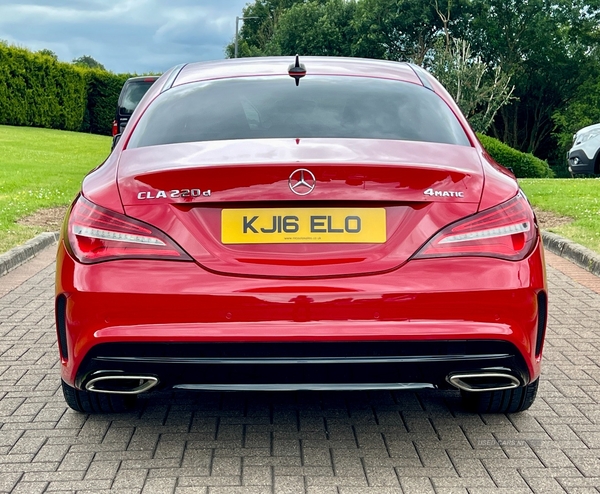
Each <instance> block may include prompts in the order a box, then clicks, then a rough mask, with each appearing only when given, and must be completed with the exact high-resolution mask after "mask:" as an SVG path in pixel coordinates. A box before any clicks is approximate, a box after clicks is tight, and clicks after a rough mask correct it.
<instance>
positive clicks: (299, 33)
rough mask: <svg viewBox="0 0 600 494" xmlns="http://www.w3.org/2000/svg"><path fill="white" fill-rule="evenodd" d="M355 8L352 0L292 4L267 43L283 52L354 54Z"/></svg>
mask: <svg viewBox="0 0 600 494" xmlns="http://www.w3.org/2000/svg"><path fill="white" fill-rule="evenodd" d="M355 7H356V4H355V2H354V1H352V0H326V1H325V2H320V1H309V2H306V3H298V4H296V5H293V6H292V7H291V8H290V9H288V10H287V11H286V12H285V13H284V14H283V15H282V16H281V18H280V20H279V24H278V26H277V30H276V31H275V34H274V36H273V39H272V40H271V42H270V43H269V45H268V46H270V47H271V49H272V51H277V52H278V53H280V54H281V55H295V54H296V53H298V54H300V55H305V56H306V55H323V56H346V57H348V56H351V55H352V42H353V41H354V38H355V31H354V26H353V23H352V21H353V17H354V10H355Z"/></svg>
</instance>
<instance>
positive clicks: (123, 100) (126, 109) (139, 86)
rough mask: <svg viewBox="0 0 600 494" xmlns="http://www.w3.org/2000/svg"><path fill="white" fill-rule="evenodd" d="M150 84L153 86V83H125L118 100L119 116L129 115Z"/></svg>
mask: <svg viewBox="0 0 600 494" xmlns="http://www.w3.org/2000/svg"><path fill="white" fill-rule="evenodd" d="M152 84H154V81H135V82H129V83H127V84H126V85H125V87H124V88H123V92H122V94H121V96H120V98H119V113H120V114H121V115H131V114H132V113H133V110H135V107H136V106H137V105H138V103H139V102H140V101H141V99H142V98H143V97H144V94H146V93H147V92H148V89H150V86H152Z"/></svg>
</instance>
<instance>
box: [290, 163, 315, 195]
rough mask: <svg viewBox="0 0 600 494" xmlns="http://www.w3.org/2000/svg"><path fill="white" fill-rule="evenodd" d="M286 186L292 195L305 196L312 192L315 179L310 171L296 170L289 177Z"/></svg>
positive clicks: (304, 169)
mask: <svg viewBox="0 0 600 494" xmlns="http://www.w3.org/2000/svg"><path fill="white" fill-rule="evenodd" d="M288 185H289V186H290V190H291V191H292V192H293V193H294V194H296V195H299V196H305V195H307V194H310V193H311V192H312V191H313V190H314V188H315V185H317V179H316V178H315V176H314V175H313V174H312V172H311V171H310V170H307V169H306V168H298V169H297V170H294V171H293V172H292V174H291V175H290V178H289V179H288Z"/></svg>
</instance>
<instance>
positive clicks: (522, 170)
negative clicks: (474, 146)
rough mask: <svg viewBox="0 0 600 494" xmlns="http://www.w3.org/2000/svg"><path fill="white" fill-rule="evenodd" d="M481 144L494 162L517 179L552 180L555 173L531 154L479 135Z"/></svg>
mask: <svg viewBox="0 0 600 494" xmlns="http://www.w3.org/2000/svg"><path fill="white" fill-rule="evenodd" d="M477 137H479V140H480V141H481V144H483V147H484V148H485V149H486V151H487V152H488V153H489V154H490V156H491V157H492V158H494V160H495V161H496V162H497V163H499V164H501V165H502V166H504V167H506V168H509V169H510V170H512V172H513V173H514V174H515V176H516V177H517V178H550V177H553V176H554V173H553V172H552V170H551V169H550V167H549V166H548V163H546V162H545V161H543V160H541V159H539V158H536V157H535V156H534V155H533V154H531V153H523V152H521V151H517V150H516V149H513V148H511V147H510V146H507V145H506V144H504V143H503V142H500V141H499V140H498V139H494V138H493V137H489V136H486V135H483V134H477Z"/></svg>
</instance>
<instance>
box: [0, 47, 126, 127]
mask: <svg viewBox="0 0 600 494" xmlns="http://www.w3.org/2000/svg"><path fill="white" fill-rule="evenodd" d="M128 77H130V74H113V73H112V72H107V71H105V70H101V69H97V68H96V69H90V68H87V67H81V66H77V65H74V64H69V63H64V62H59V61H58V60H57V59H56V55H53V54H52V52H50V50H42V51H39V52H36V53H33V52H31V51H29V50H27V49H24V48H18V47H15V46H9V45H8V44H7V43H4V42H2V41H0V125H2V124H4V125H15V126H25V127H45V128H51V129H59V130H74V131H83V132H91V133H93V134H104V135H110V134H111V130H112V121H113V119H114V116H115V109H116V106H117V100H118V98H119V93H120V92H121V88H122V87H123V83H124V82H125V81H126V80H127V78H128Z"/></svg>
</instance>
